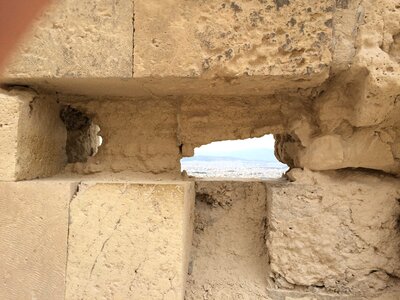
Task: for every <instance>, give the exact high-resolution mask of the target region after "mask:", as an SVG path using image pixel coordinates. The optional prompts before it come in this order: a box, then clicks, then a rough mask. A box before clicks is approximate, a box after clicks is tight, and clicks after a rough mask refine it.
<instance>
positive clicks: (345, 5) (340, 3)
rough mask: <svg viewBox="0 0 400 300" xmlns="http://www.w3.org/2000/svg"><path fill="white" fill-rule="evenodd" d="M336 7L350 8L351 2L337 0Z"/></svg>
mask: <svg viewBox="0 0 400 300" xmlns="http://www.w3.org/2000/svg"><path fill="white" fill-rule="evenodd" d="M336 7H339V8H344V9H346V8H349V0H336Z"/></svg>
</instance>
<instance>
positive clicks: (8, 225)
mask: <svg viewBox="0 0 400 300" xmlns="http://www.w3.org/2000/svg"><path fill="white" fill-rule="evenodd" d="M75 190H76V186H75V184H73V183H67V182H51V181H25V182H12V183H10V182H0V299H7V300H20V299H55V300H62V299H64V292H65V267H66V255H67V235H68V234H67V232H68V204H69V201H70V199H71V198H72V196H73V194H74V192H75Z"/></svg>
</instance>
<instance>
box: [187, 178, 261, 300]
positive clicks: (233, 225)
mask: <svg viewBox="0 0 400 300" xmlns="http://www.w3.org/2000/svg"><path fill="white" fill-rule="evenodd" d="M266 213H267V211H266V190H265V185H264V184H263V183H262V182H226V181H220V182H211V181H200V182H196V207H195V216H196V217H195V231H194V237H193V245H192V250H191V262H190V264H189V274H190V276H189V277H188V282H187V287H186V298H185V299H269V297H268V293H267V290H266V288H267V280H266V279H267V268H268V260H267V256H266V248H265V240H264V226H265V217H266Z"/></svg>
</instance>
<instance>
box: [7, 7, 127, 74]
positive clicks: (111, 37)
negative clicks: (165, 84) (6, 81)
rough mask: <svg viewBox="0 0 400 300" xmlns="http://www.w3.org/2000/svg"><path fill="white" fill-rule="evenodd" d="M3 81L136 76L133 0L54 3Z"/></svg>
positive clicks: (16, 55)
mask: <svg viewBox="0 0 400 300" xmlns="http://www.w3.org/2000/svg"><path fill="white" fill-rule="evenodd" d="M54 2H55V3H54V4H53V6H52V7H50V8H48V9H47V10H46V11H45V12H44V13H43V14H42V16H41V17H40V18H39V20H38V21H37V22H36V24H35V25H34V28H33V29H32V32H31V33H30V34H28V35H27V40H26V41H25V42H24V43H22V45H21V46H20V48H19V49H18V51H17V53H16V54H15V57H14V58H13V59H12V60H11V62H10V64H9V66H8V69H7V71H6V74H5V75H4V76H5V77H12V78H38V77H52V78H60V77H73V78H86V77H92V78H93V77H101V78H110V77H121V78H129V77H132V64H133V53H132V51H133V20H132V19H133V0H119V1H108V0H67V1H65V0H64V1H54Z"/></svg>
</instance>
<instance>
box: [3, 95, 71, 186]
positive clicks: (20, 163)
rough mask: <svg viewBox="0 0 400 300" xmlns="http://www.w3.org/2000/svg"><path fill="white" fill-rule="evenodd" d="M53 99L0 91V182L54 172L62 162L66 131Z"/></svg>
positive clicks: (58, 108)
mask: <svg viewBox="0 0 400 300" xmlns="http://www.w3.org/2000/svg"><path fill="white" fill-rule="evenodd" d="M59 110H60V107H59V106H58V104H57V103H55V101H53V99H49V98H47V97H45V96H43V97H42V96H38V95H37V94H36V93H35V92H33V91H29V90H11V91H5V90H0V143H1V145H0V150H1V153H2V159H1V161H0V181H7V180H9V181H13V180H21V179H32V178H37V177H46V176H50V175H54V174H56V173H58V172H60V171H61V169H62V168H63V167H64V166H65V164H66V153H65V141H66V130H65V126H64V124H63V123H62V121H61V119H60V117H59Z"/></svg>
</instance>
